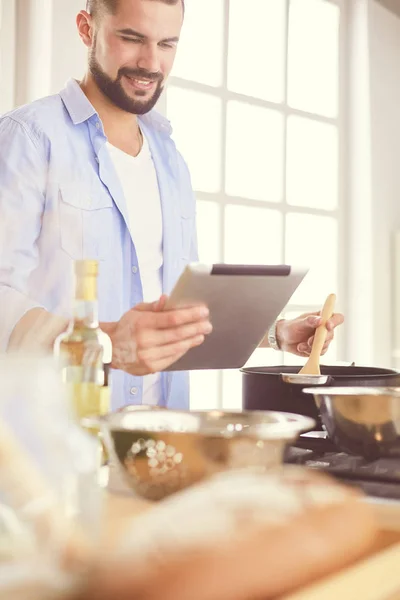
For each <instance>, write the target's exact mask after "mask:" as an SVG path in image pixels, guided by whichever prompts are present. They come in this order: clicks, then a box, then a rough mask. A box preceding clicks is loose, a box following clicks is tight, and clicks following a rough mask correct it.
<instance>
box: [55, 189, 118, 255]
mask: <svg viewBox="0 0 400 600" xmlns="http://www.w3.org/2000/svg"><path fill="white" fill-rule="evenodd" d="M113 207H114V204H113V201H112V199H111V197H110V196H108V195H107V194H106V193H105V192H104V191H102V193H98V192H97V191H96V192H94V191H91V192H90V191H88V192H87V193H86V192H84V191H83V190H82V189H80V188H79V189H78V188H76V187H74V188H72V187H70V186H68V185H66V186H60V190H59V217H60V220H59V223H60V243H61V248H62V249H63V250H64V252H66V253H67V254H68V255H69V256H70V257H71V258H72V259H74V260H82V259H92V260H106V259H107V258H108V257H109V255H110V250H111V237H112V235H111V232H112V222H113Z"/></svg>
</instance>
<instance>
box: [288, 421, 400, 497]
mask: <svg viewBox="0 0 400 600" xmlns="http://www.w3.org/2000/svg"><path fill="white" fill-rule="evenodd" d="M315 433H316V435H315V434H314V433H311V434H307V435H306V436H300V438H299V440H298V442H297V443H296V445H295V446H292V447H290V448H289V449H288V451H287V452H286V456H285V462H286V463H289V464H298V465H303V466H305V467H307V468H309V469H315V470H318V471H322V472H324V473H327V474H329V475H331V476H333V477H335V478H337V479H339V480H341V481H342V482H343V483H346V484H347V485H352V486H356V487H359V488H361V489H362V490H363V491H364V492H365V493H366V494H367V495H369V496H374V497H379V498H387V499H395V500H400V459H397V458H380V459H378V460H374V461H368V460H366V459H365V458H363V457H361V456H352V455H350V454H346V453H344V452H340V451H339V450H338V449H337V448H335V446H334V445H333V443H332V442H331V441H330V440H329V439H327V438H326V436H325V434H324V433H323V432H315Z"/></svg>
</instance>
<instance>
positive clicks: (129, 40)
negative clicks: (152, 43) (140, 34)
mask: <svg viewBox="0 0 400 600" xmlns="http://www.w3.org/2000/svg"><path fill="white" fill-rule="evenodd" d="M121 39H122V40H124V42H131V43H132V44H140V43H141V41H142V40H140V39H139V38H131V37H124V36H122V37H121Z"/></svg>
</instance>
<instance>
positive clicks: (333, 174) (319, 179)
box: [287, 116, 339, 210]
mask: <svg viewBox="0 0 400 600" xmlns="http://www.w3.org/2000/svg"><path fill="white" fill-rule="evenodd" d="M287 135H288V148H287V153H288V154H287V201H288V203H289V204H292V205H294V206H308V207H313V208H322V209H324V210H334V209H335V208H337V205H338V185H339V149H338V130H337V127H336V126H334V125H328V124H326V123H319V122H317V121H313V120H311V119H305V118H302V117H295V116H292V117H289V119H288V133H287Z"/></svg>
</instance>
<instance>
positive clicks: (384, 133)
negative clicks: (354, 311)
mask: <svg viewBox="0 0 400 600" xmlns="http://www.w3.org/2000/svg"><path fill="white" fill-rule="evenodd" d="M370 48H371V110H372V117H373V118H372V164H373V171H372V193H373V199H374V248H375V251H374V270H375V277H374V295H375V321H374V326H375V347H376V357H377V360H379V362H381V363H383V364H390V360H391V355H392V349H393V348H394V344H395V339H394V337H395V336H394V328H395V325H396V319H395V304H394V302H393V299H394V298H393V289H394V285H393V277H392V275H393V272H394V271H393V259H394V232H395V231H396V230H397V229H400V70H399V62H400V18H398V17H397V16H395V15H394V14H393V13H391V12H389V11H388V10H387V9H385V8H383V7H382V6H381V5H380V4H377V3H375V2H374V3H372V5H371V8H370Z"/></svg>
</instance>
